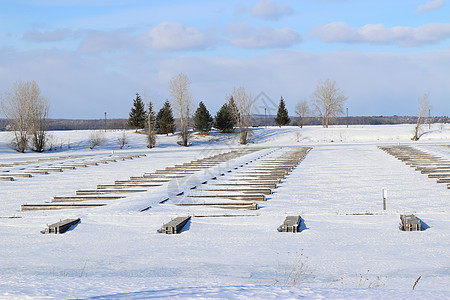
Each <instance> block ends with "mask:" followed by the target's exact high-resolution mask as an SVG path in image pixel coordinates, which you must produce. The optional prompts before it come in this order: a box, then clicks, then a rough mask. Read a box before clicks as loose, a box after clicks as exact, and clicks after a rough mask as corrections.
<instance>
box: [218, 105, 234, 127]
mask: <svg viewBox="0 0 450 300" xmlns="http://www.w3.org/2000/svg"><path fill="white" fill-rule="evenodd" d="M234 125H236V121H235V118H234V117H233V113H232V111H231V109H230V107H229V106H228V104H227V103H225V104H224V105H222V107H221V108H220V109H219V111H218V112H217V114H216V117H215V121H214V127H215V128H217V129H218V130H220V131H221V132H231V131H233V127H234Z"/></svg>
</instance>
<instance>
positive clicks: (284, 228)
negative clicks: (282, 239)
mask: <svg viewBox="0 0 450 300" xmlns="http://www.w3.org/2000/svg"><path fill="white" fill-rule="evenodd" d="M301 223H302V218H301V217H300V216H287V217H286V219H285V220H284V222H283V224H282V225H281V226H280V227H278V231H279V232H299V227H300V224H301Z"/></svg>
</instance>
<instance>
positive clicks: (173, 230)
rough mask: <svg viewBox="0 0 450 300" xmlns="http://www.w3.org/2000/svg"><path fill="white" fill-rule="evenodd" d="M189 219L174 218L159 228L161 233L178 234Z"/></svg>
mask: <svg viewBox="0 0 450 300" xmlns="http://www.w3.org/2000/svg"><path fill="white" fill-rule="evenodd" d="M190 219H191V217H190V216H187V217H176V218H175V219H173V220H171V221H170V222H168V223H166V224H164V225H163V226H162V227H161V233H165V234H178V233H180V232H181V231H182V230H183V228H184V226H185V225H186V224H187V222H189V220H190Z"/></svg>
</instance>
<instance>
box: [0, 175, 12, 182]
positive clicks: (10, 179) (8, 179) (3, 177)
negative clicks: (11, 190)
mask: <svg viewBox="0 0 450 300" xmlns="http://www.w3.org/2000/svg"><path fill="white" fill-rule="evenodd" d="M0 181H14V177H11V176H0Z"/></svg>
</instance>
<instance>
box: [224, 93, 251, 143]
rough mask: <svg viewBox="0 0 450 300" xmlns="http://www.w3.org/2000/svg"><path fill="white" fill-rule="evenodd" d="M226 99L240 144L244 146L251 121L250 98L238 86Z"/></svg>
mask: <svg viewBox="0 0 450 300" xmlns="http://www.w3.org/2000/svg"><path fill="white" fill-rule="evenodd" d="M228 98H229V107H230V109H231V110H232V112H233V116H234V119H235V120H236V123H237V125H238V127H239V132H240V135H241V139H240V143H241V144H243V145H245V144H247V139H248V138H249V133H250V125H251V120H252V108H253V101H252V96H251V95H250V94H247V92H246V91H245V88H244V87H242V86H240V87H238V88H236V87H233V92H232V94H231V95H230V96H229V97H228Z"/></svg>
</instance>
